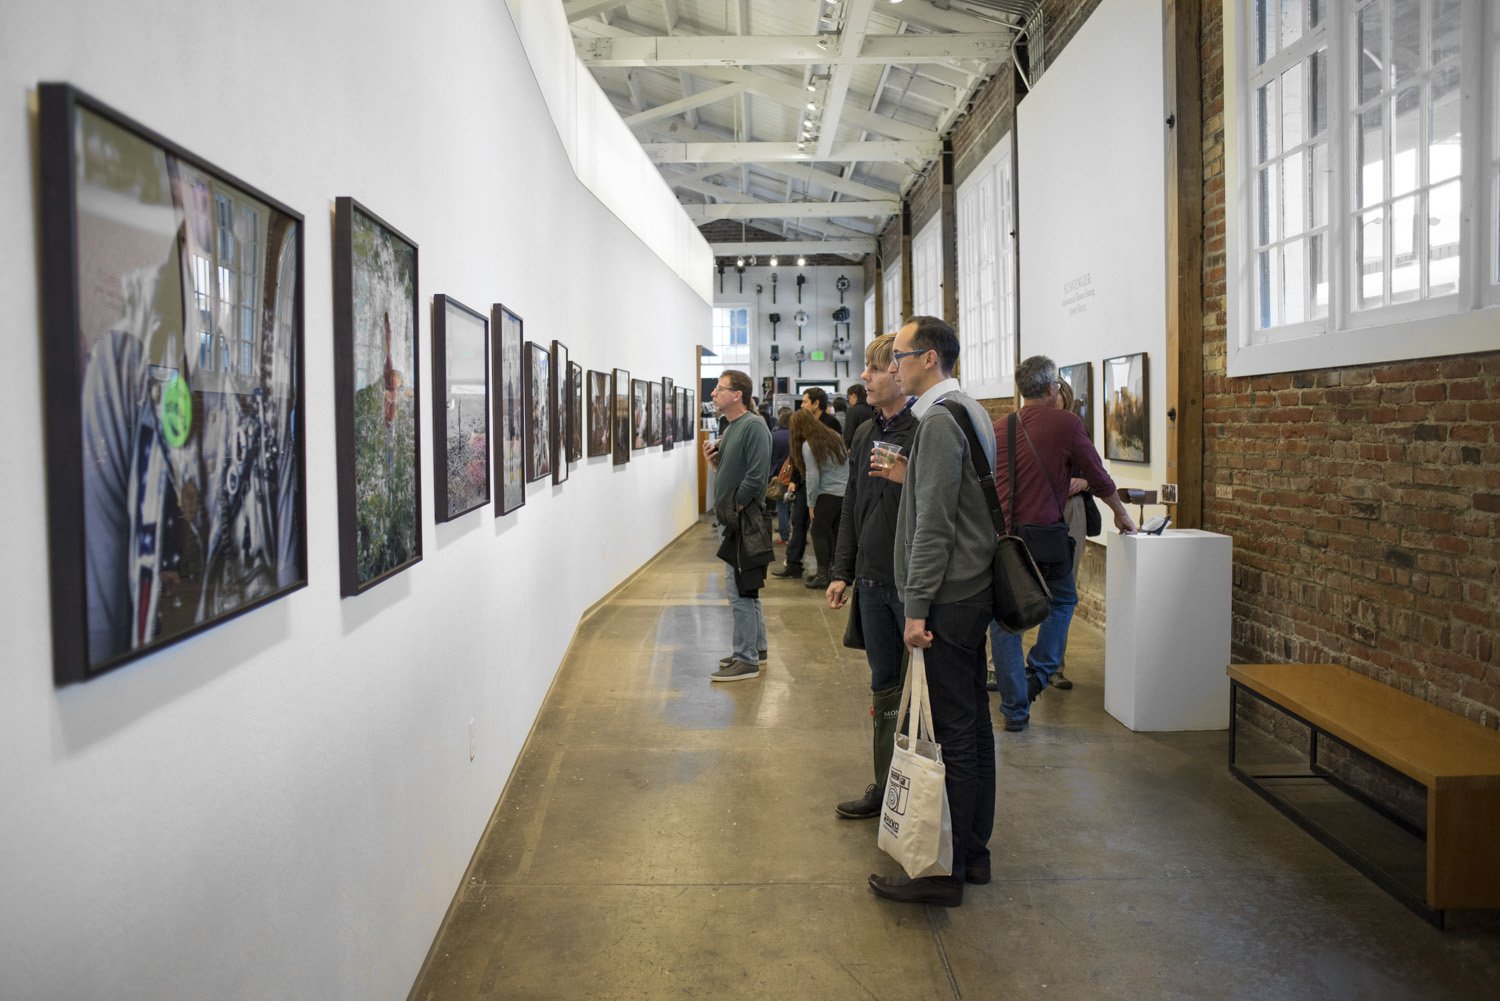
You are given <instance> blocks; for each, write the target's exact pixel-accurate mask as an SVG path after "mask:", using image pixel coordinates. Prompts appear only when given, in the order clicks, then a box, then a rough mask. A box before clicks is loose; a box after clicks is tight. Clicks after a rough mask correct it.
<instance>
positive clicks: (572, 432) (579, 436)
mask: <svg viewBox="0 0 1500 1001" xmlns="http://www.w3.org/2000/svg"><path fill="white" fill-rule="evenodd" d="M568 374H569V379H568V400H569V401H570V403H571V406H570V407H569V409H568V461H569V462H577V461H578V460H579V459H581V458H583V394H584V388H583V366H582V365H580V364H578V363H577V362H576V361H575V362H574V363H573V365H572V367H571V368H569V369H568Z"/></svg>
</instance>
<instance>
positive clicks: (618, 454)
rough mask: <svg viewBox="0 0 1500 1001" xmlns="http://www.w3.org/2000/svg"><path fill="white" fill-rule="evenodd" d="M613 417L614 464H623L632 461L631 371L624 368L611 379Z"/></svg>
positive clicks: (618, 370) (617, 370) (615, 372)
mask: <svg viewBox="0 0 1500 1001" xmlns="http://www.w3.org/2000/svg"><path fill="white" fill-rule="evenodd" d="M609 395H610V399H611V400H612V401H613V403H612V406H611V419H612V420H613V428H614V432H613V435H612V436H611V441H612V443H613V445H614V449H613V453H614V454H613V464H614V465H616V466H623V465H625V463H627V462H629V461H630V447H631V440H630V414H631V399H630V373H629V372H627V371H625V370H624V369H623V368H617V369H615V371H614V376H613V378H612V379H611V380H610V391H609Z"/></svg>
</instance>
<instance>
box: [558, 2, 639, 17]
mask: <svg viewBox="0 0 1500 1001" xmlns="http://www.w3.org/2000/svg"><path fill="white" fill-rule="evenodd" d="M628 2H629V0H569V2H568V3H565V4H563V17H566V18H567V19H568V20H569V21H582V20H583V19H584V18H586V17H593V16H594V15H596V14H607V13H609V12H610V11H612V10H614V9H615V8H616V7H623V6H625V4H626V3H628Z"/></svg>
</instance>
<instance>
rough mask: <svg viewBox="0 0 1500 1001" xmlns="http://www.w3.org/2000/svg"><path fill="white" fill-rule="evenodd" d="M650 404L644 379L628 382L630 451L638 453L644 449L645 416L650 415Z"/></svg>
mask: <svg viewBox="0 0 1500 1001" xmlns="http://www.w3.org/2000/svg"><path fill="white" fill-rule="evenodd" d="M650 403H651V395H650V390H649V389H647V383H646V380H645V379H631V380H630V450H631V451H632V452H635V451H639V450H640V449H643V448H645V447H646V444H647V442H646V435H647V433H648V428H647V424H646V415H647V414H649V413H650V410H649V409H648V408H649V405H650Z"/></svg>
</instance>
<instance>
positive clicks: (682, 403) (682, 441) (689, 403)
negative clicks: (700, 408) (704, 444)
mask: <svg viewBox="0 0 1500 1001" xmlns="http://www.w3.org/2000/svg"><path fill="white" fill-rule="evenodd" d="M692 441H693V393H692V391H691V390H688V389H683V388H682V387H680V386H679V387H678V388H677V443H678V444H679V445H690V444H692Z"/></svg>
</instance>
